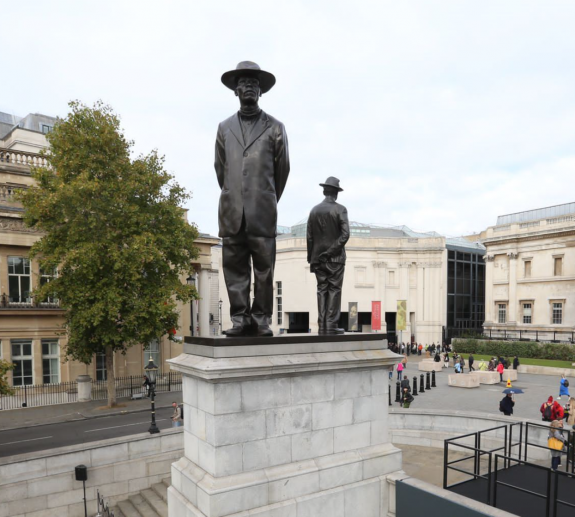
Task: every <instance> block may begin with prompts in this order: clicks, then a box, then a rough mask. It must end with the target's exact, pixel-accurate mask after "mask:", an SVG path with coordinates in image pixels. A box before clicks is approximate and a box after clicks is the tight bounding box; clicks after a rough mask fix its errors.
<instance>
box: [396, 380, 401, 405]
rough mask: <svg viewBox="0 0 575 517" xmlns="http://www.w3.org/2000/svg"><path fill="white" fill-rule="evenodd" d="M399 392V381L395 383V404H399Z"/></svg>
mask: <svg viewBox="0 0 575 517" xmlns="http://www.w3.org/2000/svg"><path fill="white" fill-rule="evenodd" d="M399 390H400V383H399V381H397V382H396V383H395V401H396V402H401V398H400V396H399V393H400V391H399Z"/></svg>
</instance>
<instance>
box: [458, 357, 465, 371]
mask: <svg viewBox="0 0 575 517" xmlns="http://www.w3.org/2000/svg"><path fill="white" fill-rule="evenodd" d="M459 364H460V365H461V373H465V359H463V355H461V356H460V357H459Z"/></svg>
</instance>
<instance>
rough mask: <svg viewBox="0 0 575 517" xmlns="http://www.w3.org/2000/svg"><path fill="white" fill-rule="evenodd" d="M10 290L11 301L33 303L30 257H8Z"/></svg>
mask: <svg viewBox="0 0 575 517" xmlns="http://www.w3.org/2000/svg"><path fill="white" fill-rule="evenodd" d="M8 291H9V296H10V303H31V302H32V300H31V298H30V259H27V258H25V257H8Z"/></svg>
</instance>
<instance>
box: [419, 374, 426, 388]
mask: <svg viewBox="0 0 575 517" xmlns="http://www.w3.org/2000/svg"><path fill="white" fill-rule="evenodd" d="M419 393H425V380H424V379H423V374H421V375H420V376H419Z"/></svg>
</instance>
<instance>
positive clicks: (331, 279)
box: [307, 176, 349, 334]
mask: <svg viewBox="0 0 575 517" xmlns="http://www.w3.org/2000/svg"><path fill="white" fill-rule="evenodd" d="M320 187H323V194H324V196H325V199H324V200H323V201H322V202H321V203H320V204H319V205H316V206H314V207H313V208H312V211H311V212H310V214H309V218H308V221H307V261H308V262H309V264H310V271H311V272H312V273H315V276H316V279H317V312H318V317H317V322H318V326H319V333H320V334H343V333H344V330H343V329H341V328H338V326H337V325H338V323H339V317H340V314H341V287H342V285H343V273H344V270H345V258H346V256H345V243H346V242H347V241H348V240H349V221H348V218H347V209H346V208H345V206H343V205H340V204H339V203H337V201H336V200H337V195H338V194H339V193H340V192H342V191H343V189H342V188H341V187H340V186H339V180H338V179H337V178H334V177H333V176H330V177H329V178H328V179H327V180H326V181H325V183H320Z"/></svg>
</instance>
